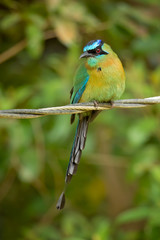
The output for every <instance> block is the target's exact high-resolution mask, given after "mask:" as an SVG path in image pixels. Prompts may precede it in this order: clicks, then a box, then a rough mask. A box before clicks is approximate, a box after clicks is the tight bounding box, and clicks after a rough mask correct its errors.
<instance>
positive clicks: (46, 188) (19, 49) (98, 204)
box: [0, 0, 160, 240]
mask: <svg viewBox="0 0 160 240" xmlns="http://www.w3.org/2000/svg"><path fill="white" fill-rule="evenodd" d="M92 39H103V41H105V42H106V43H108V44H109V45H111V46H112V48H113V50H114V51H115V52H116V53H117V54H118V56H119V57H120V59H121V60H122V62H123V65H124V67H125V72H126V78H127V81H126V90H125V93H124V94H123V98H144V97H151V96H157V95H160V4H159V1H158V0H157V1H156V0H143V1H142V0H140V1H134V0H126V1H111V0H108V1H103V0H99V1H95V0H93V1H89V0H85V1H74V0H67V1H65V0H46V1H40V0H37V1H36V0H33V1H29V0H28V1H27V0H22V1H16V0H1V2H0V53H1V54H0V63H1V64H0V109H10V108H40V107H51V106H60V105H65V104H68V103H69V91H70V89H71V87H72V80H73V76H74V72H75V69H76V67H77V64H78V58H79V56H80V54H81V53H82V48H83V46H84V45H85V44H86V43H87V42H88V41H90V40H92ZM69 118H70V116H69V115H66V116H62V115H59V116H48V117H43V118H40V119H31V120H10V119H1V120H0V239H1V240H14V239H17V240H61V239H64V240H111V239H112V240H115V239H118V240H148V239H151V240H152V239H153V240H155V239H159V237H160V165H159V163H160V162H159V161H160V127H159V126H160V108H159V106H154V107H147V108H144V109H127V110H116V109H113V110H110V111H104V112H103V113H101V114H100V115H99V117H98V118H97V119H96V120H95V121H94V122H93V123H92V124H91V125H90V128H89V133H88V139H87V144H86V149H85V151H84V152H83V156H82V159H81V164H80V166H79V169H78V173H77V175H76V176H75V177H74V178H73V180H72V182H71V184H69V186H68V189H67V203H66V207H65V209H64V210H63V211H61V212H59V211H57V210H56V202H57V199H58V197H59V194H60V193H61V191H62V189H63V186H64V177H65V171H66V168H67V164H68V161H69V155H70V150H71V146H72V141H73V138H74V132H75V128H76V124H74V125H73V126H71V125H70V123H69V121H70V120H69Z"/></svg>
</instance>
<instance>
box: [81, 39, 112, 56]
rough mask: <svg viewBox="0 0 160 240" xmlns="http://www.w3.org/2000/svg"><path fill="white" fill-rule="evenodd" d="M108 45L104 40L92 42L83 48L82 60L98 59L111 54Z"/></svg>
mask: <svg viewBox="0 0 160 240" xmlns="http://www.w3.org/2000/svg"><path fill="white" fill-rule="evenodd" d="M105 45H106V46H107V44H105V43H104V42H103V41H102V40H99V39H98V40H92V41H90V42H89V43H87V45H86V46H85V47H84V48H83V53H82V54H81V56H80V58H96V57H100V56H102V55H107V54H109V52H108V51H107V49H106V46H105Z"/></svg>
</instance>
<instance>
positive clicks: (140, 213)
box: [116, 206, 150, 224]
mask: <svg viewBox="0 0 160 240" xmlns="http://www.w3.org/2000/svg"><path fill="white" fill-rule="evenodd" d="M149 213H150V208H149V207H145V206H144V207H137V208H135V209H131V210H128V211H125V212H123V213H121V214H120V215H119V216H118V217H117V219H116V223H117V224H124V223H129V222H136V221H140V220H143V219H147V218H148V216H149Z"/></svg>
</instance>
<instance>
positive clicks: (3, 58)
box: [0, 30, 56, 64]
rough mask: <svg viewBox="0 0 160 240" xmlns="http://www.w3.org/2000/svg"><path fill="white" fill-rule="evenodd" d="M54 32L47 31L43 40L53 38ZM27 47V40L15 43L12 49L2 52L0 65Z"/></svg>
mask: <svg viewBox="0 0 160 240" xmlns="http://www.w3.org/2000/svg"><path fill="white" fill-rule="evenodd" d="M55 36H56V35H55V32H54V31H53V30H48V31H46V32H45V33H44V40H48V39H51V38H55ZM26 46H27V40H26V39H23V40H21V41H20V42H18V43H16V44H15V45H14V46H13V47H11V48H9V49H8V50H6V51H4V52H3V53H1V54H0V64H1V63H3V62H5V61H7V60H9V59H10V58H12V57H14V56H15V55H17V54H18V53H19V52H21V51H22V50H23V49H24V48H25V47H26Z"/></svg>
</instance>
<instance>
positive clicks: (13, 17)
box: [0, 13, 20, 30]
mask: <svg viewBox="0 0 160 240" xmlns="http://www.w3.org/2000/svg"><path fill="white" fill-rule="evenodd" d="M19 20H20V15H19V14H18V13H12V14H9V15H7V16H6V17H4V18H3V19H2V20H1V22H0V28H1V29H3V30H6V29H8V28H10V27H13V26H14V25H15V24H17V23H18V22H19Z"/></svg>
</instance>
